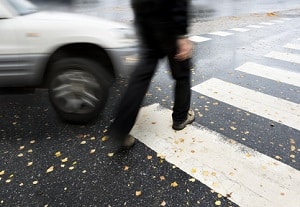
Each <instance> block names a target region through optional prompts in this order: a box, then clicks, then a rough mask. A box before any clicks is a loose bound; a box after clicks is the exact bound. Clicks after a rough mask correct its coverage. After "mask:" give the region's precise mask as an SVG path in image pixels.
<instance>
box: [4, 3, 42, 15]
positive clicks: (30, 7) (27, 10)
mask: <svg viewBox="0 0 300 207" xmlns="http://www.w3.org/2000/svg"><path fill="white" fill-rule="evenodd" d="M8 2H9V3H10V4H11V5H12V7H13V8H14V9H15V10H16V11H17V12H18V14H19V15H26V14H31V13H34V12H37V7H36V6H35V5H34V4H32V3H31V2H29V1H27V0H8Z"/></svg>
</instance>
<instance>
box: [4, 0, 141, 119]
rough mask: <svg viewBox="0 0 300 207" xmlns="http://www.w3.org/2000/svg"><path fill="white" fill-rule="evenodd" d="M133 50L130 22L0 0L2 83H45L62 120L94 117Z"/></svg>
mask: <svg viewBox="0 0 300 207" xmlns="http://www.w3.org/2000/svg"><path fill="white" fill-rule="evenodd" d="M136 54H137V39H136V36H135V33H134V29H133V28H131V27H130V26H128V25H124V24H121V23H117V22H113V21H108V20H105V19H100V18H97V17H91V16H84V15H80V14H72V13H61V12H49V11H39V10H38V9H37V7H36V6H35V5H33V4H32V3H30V2H29V1H27V0H0V87H46V88H48V91H49V97H50V101H51V103H52V105H53V107H54V109H55V110H56V111H57V112H58V114H59V115H60V117H61V118H63V119H64V120H67V121H72V122H88V121H90V120H91V119H94V118H96V117H97V116H98V114H99V112H100V111H101V110H102V109H103V108H104V105H105V103H106V100H107V96H108V90H109V87H110V85H111V83H112V82H113V81H114V80H115V79H116V78H117V77H126V76H128V75H129V74H130V72H131V70H132V68H133V66H134V65H135V62H136ZM0 104H1V102H0Z"/></svg>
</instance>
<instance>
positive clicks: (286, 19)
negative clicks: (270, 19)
mask: <svg viewBox="0 0 300 207" xmlns="http://www.w3.org/2000/svg"><path fill="white" fill-rule="evenodd" d="M280 19H281V20H284V21H290V20H292V18H280Z"/></svg>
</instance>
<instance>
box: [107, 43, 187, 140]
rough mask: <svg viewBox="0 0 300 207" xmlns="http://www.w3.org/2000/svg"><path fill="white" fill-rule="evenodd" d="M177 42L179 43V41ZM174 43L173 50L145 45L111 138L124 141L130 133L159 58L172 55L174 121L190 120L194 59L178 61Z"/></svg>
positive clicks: (119, 110) (122, 102)
mask: <svg viewBox="0 0 300 207" xmlns="http://www.w3.org/2000/svg"><path fill="white" fill-rule="evenodd" d="M173 45H176V43H175V44H172V46H173ZM172 46H170V47H168V48H169V49H167V50H163V51H160V53H158V51H157V50H156V49H151V48H149V47H148V48H147V47H146V48H145V47H144V48H142V52H141V60H140V62H139V63H138V64H137V66H136V69H135V70H134V72H133V74H132V75H131V78H130V79H129V83H128V87H127V89H126V91H125V94H124V95H123V97H122V99H121V102H120V105H119V108H118V111H117V114H116V117H115V120H114V122H113V123H112V125H111V127H110V136H111V137H113V138H116V139H118V140H119V141H123V140H124V139H125V138H126V136H127V135H128V134H129V133H130V131H131V129H132V127H133V126H134V123H135V121H136V117H137V115H138V112H139V109H140V106H141V104H142V102H143V99H144V96H145V94H146V93H147V91H148V88H149V85H150V82H151V79H152V77H153V75H154V73H155V70H156V68H157V64H158V62H159V59H161V58H162V57H167V58H168V60H169V65H170V68H171V72H172V76H173V78H174V79H175V81H176V84H175V90H174V97H175V100H174V107H173V114H172V118H173V121H176V122H181V121H184V120H185V119H186V117H187V113H188V110H189V107H190V99H191V90H190V69H191V61H190V59H187V60H185V61H177V60H175V59H174V55H175V53H176V48H174V47H173V49H172Z"/></svg>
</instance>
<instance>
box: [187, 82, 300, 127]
mask: <svg viewBox="0 0 300 207" xmlns="http://www.w3.org/2000/svg"><path fill="white" fill-rule="evenodd" d="M192 90H194V91H196V92H198V93H201V94H204V95H206V96H209V97H211V98H214V99H217V100H219V101H222V102H224V103H227V104H230V105H233V106H235V107H237V108H241V109H243V110H245V111H249V112H251V113H253V114H256V115H259V116H262V117H264V118H267V119H270V120H273V121H275V122H278V123H281V124H284V125H286V126H289V127H292V128H295V129H297V130H300V121H299V120H300V104H297V103H294V102H290V101H287V100H283V99H280V98H277V97H274V96H270V95H267V94H264V93H261V92H257V91H254V90H250V89H247V88H244V87H241V86H238V85H235V84H232V83H228V82H225V81H222V80H219V79H216V78H212V79H209V80H207V81H205V82H203V83H201V84H199V85H196V86H194V87H193V88H192Z"/></svg>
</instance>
